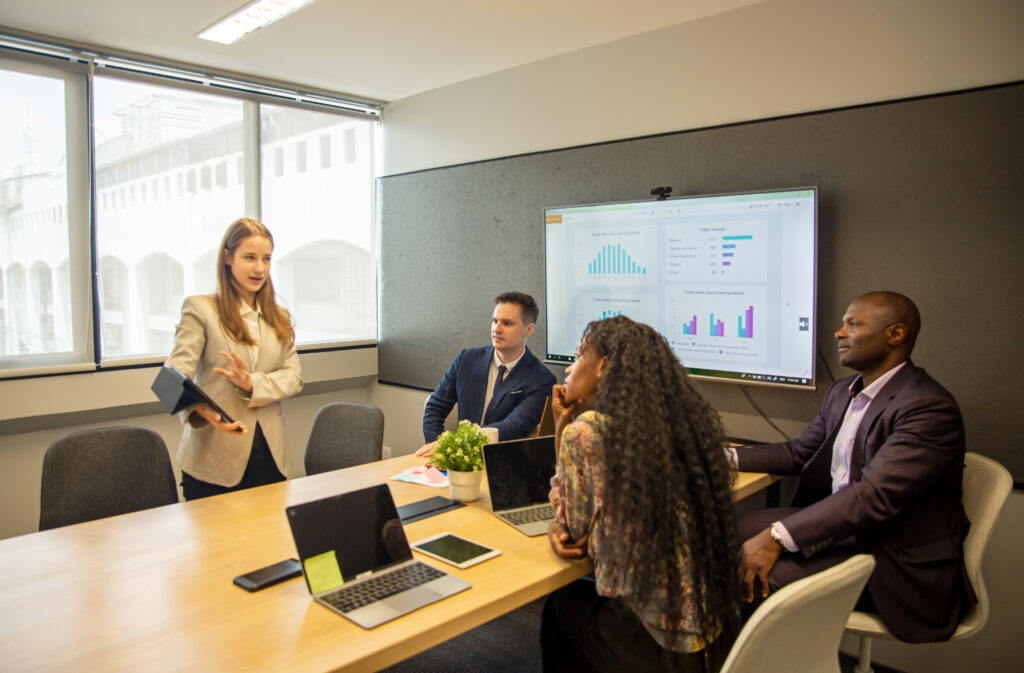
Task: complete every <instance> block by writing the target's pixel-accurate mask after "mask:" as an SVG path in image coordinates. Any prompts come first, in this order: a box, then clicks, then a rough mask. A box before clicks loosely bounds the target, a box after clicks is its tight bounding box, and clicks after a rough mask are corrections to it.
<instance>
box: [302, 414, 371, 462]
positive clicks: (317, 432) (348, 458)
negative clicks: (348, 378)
mask: <svg viewBox="0 0 1024 673" xmlns="http://www.w3.org/2000/svg"><path fill="white" fill-rule="evenodd" d="M383 447H384V413H383V412H382V411H381V410H380V409H378V408H377V407H375V406H374V405H372V404H365V403H363V402H333V403H331V404H328V405H326V406H324V407H323V408H322V409H320V411H319V412H317V415H316V418H315V419H313V427H312V428H311V429H310V431H309V440H308V441H307V442H306V458H305V465H306V474H320V473H321V472H330V471H331V470H340V469H342V468H346V467H352V466H354V465H362V464H364V463H372V462H374V461H378V460H380V459H381V451H382V450H383Z"/></svg>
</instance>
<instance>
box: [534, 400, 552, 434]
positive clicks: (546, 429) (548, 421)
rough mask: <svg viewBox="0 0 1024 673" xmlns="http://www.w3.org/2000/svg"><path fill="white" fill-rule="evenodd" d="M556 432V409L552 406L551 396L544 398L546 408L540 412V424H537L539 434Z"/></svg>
mask: <svg viewBox="0 0 1024 673" xmlns="http://www.w3.org/2000/svg"><path fill="white" fill-rule="evenodd" d="M553 434H555V410H554V408H553V407H552V406H551V396H550V395H548V398H547V399H546V400H544V410H543V411H542V412H541V413H540V424H539V425H538V426H537V436H538V437H543V436H545V435H553Z"/></svg>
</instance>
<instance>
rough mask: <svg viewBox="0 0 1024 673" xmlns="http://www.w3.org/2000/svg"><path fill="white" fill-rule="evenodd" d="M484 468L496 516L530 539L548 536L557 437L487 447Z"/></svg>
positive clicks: (528, 439)
mask: <svg viewBox="0 0 1024 673" xmlns="http://www.w3.org/2000/svg"><path fill="white" fill-rule="evenodd" d="M484 464H485V466H486V468H487V470H486V472H485V474H486V475H487V487H488V488H489V489H490V492H491V508H492V509H493V510H494V514H495V515H496V516H497V517H498V518H500V519H501V520H502V521H504V522H505V523H507V524H509V525H510V526H513V527H514V528H516V529H517V530H519V531H520V532H522V533H525V534H526V535H529V536H531V537H532V536H534V535H543V534H544V533H546V532H547V530H548V524H549V523H550V522H551V521H552V520H553V519H554V518H555V510H554V509H553V508H552V507H551V505H550V504H549V502H548V493H549V492H550V490H551V477H552V476H554V474H555V436H554V435H548V436H546V437H528V438H526V439H514V440H512V441H507V442H498V443H497V444H487V445H486V446H484Z"/></svg>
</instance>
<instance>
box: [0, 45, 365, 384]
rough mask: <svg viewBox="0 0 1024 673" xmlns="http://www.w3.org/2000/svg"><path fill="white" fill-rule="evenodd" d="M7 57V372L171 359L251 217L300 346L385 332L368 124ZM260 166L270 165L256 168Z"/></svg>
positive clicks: (1, 70)
mask: <svg viewBox="0 0 1024 673" xmlns="http://www.w3.org/2000/svg"><path fill="white" fill-rule="evenodd" d="M8 53H11V52H8V51H5V50H4V48H3V47H0V139H2V141H3V143H2V147H3V152H0V240H3V241H4V244H3V245H2V246H0V372H12V371H14V372H17V373H23V372H24V373H34V372H35V371H36V369H35V368H38V367H51V366H53V365H60V364H66V365H68V366H70V367H76V368H86V369H91V368H94V367H95V366H96V363H97V362H98V363H100V366H101V367H102V366H103V365H104V364H118V363H119V362H123V361H126V360H134V359H138V358H145V359H147V360H148V359H153V360H159V359H162V358H163V357H166V355H167V354H168V353H169V351H170V348H171V346H172V344H173V339H174V330H175V326H176V324H177V322H178V319H179V317H180V310H181V303H182V300H183V298H184V297H185V296H187V295H190V294H208V293H210V292H213V291H214V289H215V273H216V268H217V262H218V259H219V257H220V251H219V250H218V245H219V242H220V239H221V236H222V235H223V232H224V230H225V229H226V228H227V226H228V225H229V224H230V223H231V222H233V221H234V220H236V219H238V218H239V217H243V216H246V215H249V216H253V215H254V214H256V213H260V215H259V217H260V219H262V220H263V221H264V222H265V223H266V224H267V226H268V227H269V228H270V230H271V231H272V232H273V233H274V235H275V246H276V247H275V250H274V264H273V266H272V278H273V280H274V283H275V288H276V289H277V291H278V294H279V296H280V300H281V302H282V304H283V305H285V306H286V307H288V308H289V309H290V310H291V311H292V315H293V318H294V320H295V323H296V334H297V340H298V343H299V346H300V347H301V346H302V345H303V344H312V343H320V344H322V343H332V342H338V341H342V340H348V339H363V338H373V337H374V336H375V331H376V317H375V316H376V297H375V283H374V259H375V255H374V252H373V246H374V240H373V210H374V208H373V190H374V169H375V167H374V163H373V157H374V143H375V139H376V137H377V136H376V130H375V124H374V123H373V120H374V118H375V117H374V116H373V113H371V114H368V115H366V116H364V117H362V118H359V117H358V116H357V114H349V113H347V112H345V111H341V112H340V113H337V114H335V113H332V112H329V111H322V110H324V109H325V108H326V107H329V106H325V104H324V103H323V102H321V101H314V102H315V103H316V104H317V105H318V106H319V107H318V109H317V110H311V109H306V108H302V107H301V105H302V103H301V102H300V103H289V104H288V106H281V105H276V104H269V103H266V102H260V101H261V100H269V99H265V98H264V99H261V98H260V95H259V94H257V95H255V96H247V97H246V98H245V99H243V98H241V97H235V96H233V94H232V93H231V90H230V89H228V88H226V87H219V88H213V87H206V86H203V87H197V86H193V85H191V84H190V83H189V80H188V79H187V78H182V77H178V76H175V78H173V79H162V78H160V77H159V76H156V75H152V74H143V75H133V76H132V78H131V79H123V78H121V76H120V75H119V74H118V73H117V72H114V71H111V70H108V69H106V68H104V67H102V64H101V65H100V66H97V67H96V68H95V74H92V72H91V70H90V68H89V66H88V65H87V62H88V61H89V60H90V59H101V58H102V57H100V56H96V55H93V54H81V53H79V54H80V55H79V56H78V59H79V61H80V62H75V61H73V60H72V61H69V62H68V63H66V64H63V65H60V66H54V65H52V63H56V62H57V59H35V57H31V56H19V57H18V60H13V59H6V58H3V57H2V56H3V55H5V54H8ZM37 60H38V61H44V60H45V62H46V63H47V64H49V65H39V64H37V63H36V61H37ZM151 70H152V69H149V70H147V72H150V71H151ZM201 76H202V77H215V76H211V75H201ZM196 77H200V75H199V74H197V75H196ZM90 82H91V87H90V86H89V84H90ZM210 91H214V92H215V93H213V94H211V93H210ZM289 97H290V98H293V96H289ZM274 100H275V101H276V100H280V97H276V98H274ZM295 100H299V101H301V100H302V99H301V97H299V98H295ZM328 102H330V101H328ZM292 105H298V106H299V107H292ZM90 106H91V115H92V119H93V124H94V126H93V134H92V138H94V142H95V144H94V145H93V146H92V147H91V148H90V147H89V145H88V143H89V139H90V134H89V133H88V131H89V126H88V120H89V112H90ZM350 109H354V108H350ZM367 109H368V108H367ZM256 128H258V129H259V134H257V133H256V132H255V129H256ZM246 129H251V130H252V132H251V133H248V132H246ZM257 138H259V139H260V141H259V144H258V145H257V143H256V142H255V140H256V139H257ZM335 139H340V144H339V145H338V147H340V148H341V159H343V161H341V160H338V161H334V160H332V151H333V149H334V142H333V140H335ZM90 159H91V160H92V161H91V163H90ZM255 161H260V162H261V163H262V166H263V170H262V171H258V170H253V171H249V170H248V167H249V166H252V165H253V162H255ZM90 176H91V179H92V182H93V185H94V189H92V190H91V189H90V187H89V183H90ZM259 177H261V178H262V182H260V181H258V180H259ZM91 193H95V198H96V199H97V204H96V207H95V208H92V207H90V203H89V199H90V198H91ZM247 208H250V209H252V210H250V211H247ZM90 218H94V220H92V219H90ZM93 232H94V233H95V236H94V237H93ZM93 251H95V260H96V261H95V262H93ZM93 264H95V275H96V278H97V282H98V306H97V310H96V311H95V315H93V311H92V308H93V307H92V299H91V295H92V283H91V277H92V274H93V267H92V265H93ZM93 323H95V327H94V326H93ZM94 330H95V332H96V333H97V334H98V335H99V343H95V344H94V343H92V339H93V332H94ZM47 371H53V370H50V369H48V370H47Z"/></svg>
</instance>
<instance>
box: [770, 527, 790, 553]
mask: <svg viewBox="0 0 1024 673" xmlns="http://www.w3.org/2000/svg"><path fill="white" fill-rule="evenodd" d="M768 534H769V535H771V536H772V539H773V540H775V544H777V545H779V549H781V550H782V551H786V544H785V543H784V542H783V541H782V536H781V535H780V534H779V529H778V528H776V527H775V524H772V525H771V528H769V529H768Z"/></svg>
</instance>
